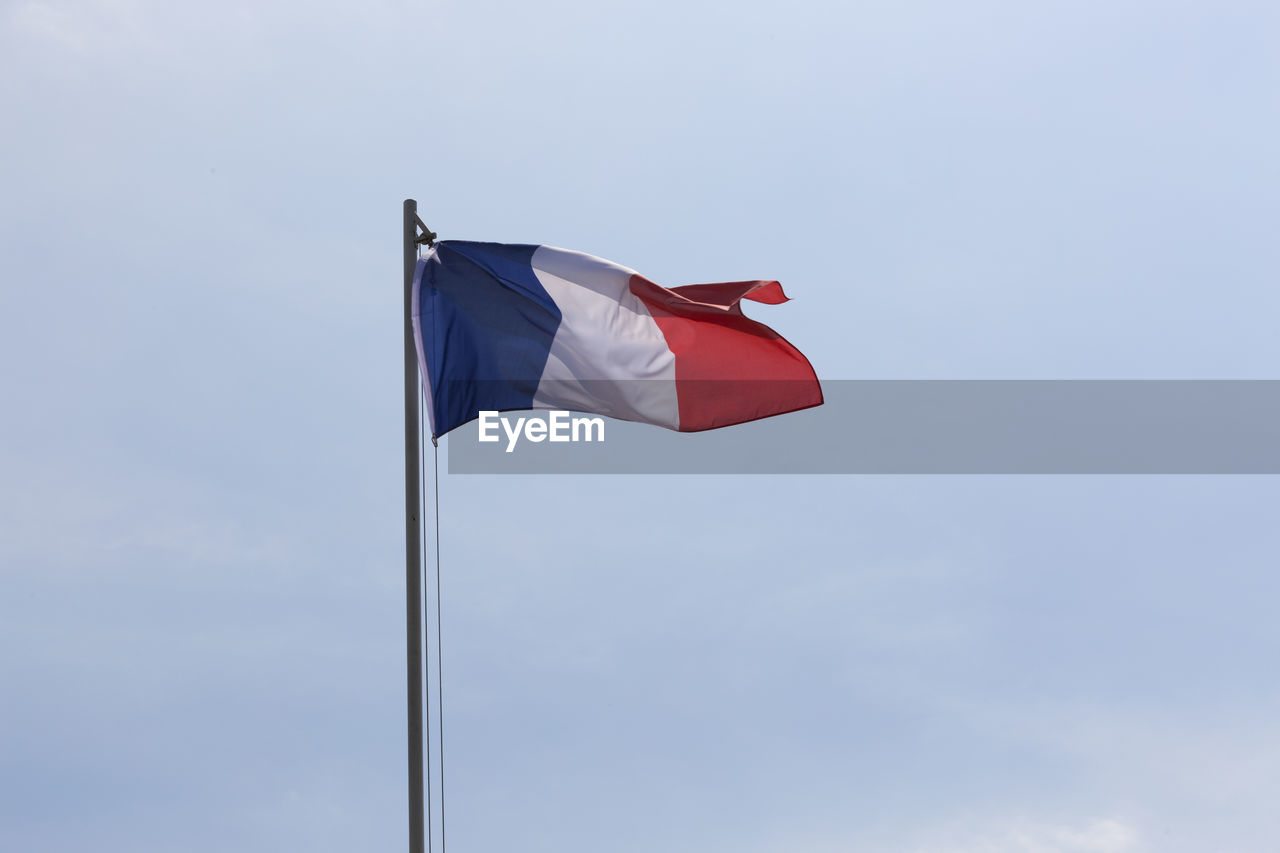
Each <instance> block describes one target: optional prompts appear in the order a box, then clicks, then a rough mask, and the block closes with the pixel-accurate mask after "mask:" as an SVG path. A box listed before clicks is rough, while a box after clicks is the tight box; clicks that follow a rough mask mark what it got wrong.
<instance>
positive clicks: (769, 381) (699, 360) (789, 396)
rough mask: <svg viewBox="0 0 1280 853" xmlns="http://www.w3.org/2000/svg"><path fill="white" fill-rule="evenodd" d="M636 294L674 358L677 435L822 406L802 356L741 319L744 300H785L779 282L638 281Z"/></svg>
mask: <svg viewBox="0 0 1280 853" xmlns="http://www.w3.org/2000/svg"><path fill="white" fill-rule="evenodd" d="M631 292H632V293H634V294H635V295H636V296H637V297H639V298H640V300H641V301H642V302H644V304H645V305H646V306H647V307H648V309H649V313H651V314H652V315H653V319H654V320H655V321H656V322H657V324H658V328H659V329H660V330H661V331H662V334H663V336H664V337H665V338H666V339H667V346H669V347H670V348H671V352H673V353H674V354H675V358H676V396H677V400H678V402H679V407H680V431H681V432H696V431H698V430H704V429H713V428H715V427H722V426H729V425H731V424H740V423H744V422H746V421H754V420H757V419H759V418H767V417H770V416H771V415H780V414H782V413H784V412H794V411H796V410H797V409H807V408H809V407H810V406H817V405H820V404H821V403H822V389H821V387H819V385H818V377H817V375H816V374H815V373H814V372H813V367H812V366H811V365H810V364H809V360H808V359H806V358H805V357H804V356H803V355H802V354H801V353H800V351H799V350H798V349H796V348H795V347H793V346H792V345H791V344H790V343H789V342H788V341H787V340H786V339H785V338H783V337H782V336H781V335H779V334H778V333H777V332H775V331H774V330H773V329H770V328H769V327H768V326H766V325H764V324H763V323H757V322H756V321H755V320H752V319H750V318H748V317H746V316H744V315H743V313H742V308H741V305H740V304H739V303H740V302H741V301H742V300H743V299H751V300H753V301H756V302H765V303H768V304H771V305H776V304H778V303H781V302H785V301H786V300H787V297H786V294H784V293H783V292H782V286H781V285H780V284H778V282H776V281H731V282H723V283H718V284H694V285H688V286H686V287H676V288H665V287H659V286H658V285H656V284H654V283H653V282H651V281H649V279H647V278H645V277H644V276H641V275H633V276H632V277H631Z"/></svg>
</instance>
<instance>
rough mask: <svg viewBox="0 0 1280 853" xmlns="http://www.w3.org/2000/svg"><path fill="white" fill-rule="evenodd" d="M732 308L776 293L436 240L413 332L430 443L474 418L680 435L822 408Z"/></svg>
mask: <svg viewBox="0 0 1280 853" xmlns="http://www.w3.org/2000/svg"><path fill="white" fill-rule="evenodd" d="M743 299H750V300H752V301H754V302H762V303H765V304H768V305H777V304H779V303H782V302H785V301H787V297H786V295H785V294H784V293H783V292H782V286H781V285H780V284H779V283H778V282H776V281H735V282H723V283H718V284H694V285H687V286H684V287H673V288H666V287H660V286H658V285H657V284H654V283H653V282H652V281H650V280H649V279H647V278H645V277H644V276H642V275H640V274H638V273H637V272H635V271H634V270H631V269H628V268H626V267H623V266H619V265H618V264H615V263H612V262H610V261H606V260H604V259H602V258H597V257H593V256H592V255H588V254H584V253H582V252H574V251H570V250H567V249H557V248H553V247H551V246H532V245H515V244H501V243H475V242H464V241H459V240H445V241H441V242H439V243H437V244H436V245H435V246H434V247H433V248H432V249H431V250H430V251H429V252H428V253H427V254H426V255H425V256H423V257H422V258H421V259H419V261H418V265H417V270H416V272H415V274H414V282H413V306H412V311H413V318H412V319H413V329H414V335H415V337H416V340H417V345H418V361H419V365H420V367H421V370H422V377H423V388H424V390H425V392H426V397H427V414H428V417H429V419H430V422H431V433H432V435H433V436H440V435H444V434H445V433H447V432H449V431H450V430H451V429H454V428H455V427H458V426H461V425H462V424H464V423H466V422H468V421H470V420H472V419H474V418H476V417H477V416H478V415H479V413H480V412H482V411H509V410H516V409H567V410H572V411H577V412H586V413H591V414H601V415H607V416H609V417H614V418H619V419H622V420H629V421H640V422H642V423H650V424H656V425H658V426H662V427H667V428H668V429H674V430H680V431H682V432H694V431H698V430H706V429H713V428H716V427H723V426H729V425H731V424H738V423H743V422H746V421H751V420H756V419H758V418H765V417H770V416H772V415H778V414H782V413H784V412H792V411H796V410H798V409H805V408H809V407H811V406H817V405H821V403H822V390H821V388H820V386H819V384H818V378H817V376H816V375H815V374H814V371H813V367H812V366H811V365H810V364H809V361H808V359H806V358H805V357H804V356H803V355H802V354H801V353H800V351H799V350H797V349H796V348H795V347H794V346H792V345H791V344H790V343H788V342H787V341H786V340H785V339H783V338H782V337H781V336H780V335H778V333H777V332H775V331H773V330H772V329H770V328H769V327H768V326H765V325H763V324H761V323H757V322H755V321H754V320H751V319H749V318H748V317H746V316H744V315H743V313H742V309H741V307H740V305H739V303H740V302H741V301H742V300H743Z"/></svg>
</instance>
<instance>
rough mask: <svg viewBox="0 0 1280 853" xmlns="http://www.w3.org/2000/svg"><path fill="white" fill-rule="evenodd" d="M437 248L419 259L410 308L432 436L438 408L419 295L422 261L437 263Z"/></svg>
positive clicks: (414, 275) (420, 376)
mask: <svg viewBox="0 0 1280 853" xmlns="http://www.w3.org/2000/svg"><path fill="white" fill-rule="evenodd" d="M435 253H436V248H435V246H432V247H431V249H430V250H429V251H428V252H427V253H426V254H425V255H423V256H422V257H420V258H419V259H418V264H417V266H416V268H415V269H414V272H413V288H412V294H413V299H412V304H411V306H410V308H409V316H410V317H411V318H412V319H413V342H414V344H415V345H416V346H417V348H418V378H419V380H421V383H420V384H421V385H422V393H423V396H424V397H425V398H426V399H425V402H424V406H425V408H426V410H427V425H428V426H429V427H430V429H431V435H432V436H433V437H434V436H435V434H436V406H435V401H434V400H433V399H432V398H431V374H430V373H429V372H428V365H427V354H426V352H425V351H424V350H423V348H422V304H421V302H420V301H419V298H418V296H419V293H420V292H421V290H422V274H423V273H424V272H426V270H425V268H424V267H423V264H422V261H426V262H427V263H435Z"/></svg>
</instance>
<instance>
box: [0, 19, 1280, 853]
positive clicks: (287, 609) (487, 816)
mask: <svg viewBox="0 0 1280 853" xmlns="http://www.w3.org/2000/svg"><path fill="white" fill-rule="evenodd" d="M1278 47H1280V11H1277V9H1276V7H1275V5H1274V4H1272V3H1263V2H1226V3H1217V4H1206V3H1190V2H1178V0H1173V2H1160V3H1156V2H1139V0H1134V2H1118V3H1117V2H1108V3H1102V2H1071V3H1067V2H1044V3H1035V4H1027V3H1014V2H1009V1H1008V0H988V2H971V3H965V4H959V3H945V2H922V0H907V2H901V1H900V2H892V3H891V2H840V3H837V2H811V0H797V2H793V3H788V4H782V5H779V4H763V3H757V2H753V0H740V2H734V3H728V2H711V0H685V2H674V0H648V2H644V3H640V2H618V3H585V2H580V0H551V2H545V3H540V4H528V3H514V2H488V0H472V2H465V3H464V2H424V0H371V2H368V3H364V4H358V5H357V4H347V3H333V2H327V1H326V0H320V2H314V3H309V4H303V3H297V2H271V0H258V2H247V0H227V2H223V3H218V4H212V3H210V4H199V5H197V4H174V3H164V2H159V0H5V2H3V3H2V4H0V114H3V116H4V122H3V131H2V132H0V155H3V156H0V186H3V189H4V192H3V194H2V196H0V197H2V198H3V204H0V241H2V242H0V248H2V249H3V251H2V252H0V270H2V271H3V274H2V276H0V309H2V310H0V358H3V363H4V365H5V369H4V381H3V385H2V386H0V387H2V388H3V390H4V406H3V417H2V418H0V848H3V849H5V850H33V851H34V850H39V851H70V850H80V849H85V848H86V847H92V848H93V849H96V850H100V851H104V853H114V851H121V853H124V851H128V853H146V851H171V850H175V849H180V850H186V851H192V853H200V851H222V850H227V849H236V850H239V851H246V853H247V852H248V851H268V850H270V851H276V850H280V849H309V850H314V851H337V850H374V849H387V850H395V849H404V847H405V845H406V843H407V829H406V821H407V804H406V797H407V793H406V772H405V732H404V727H405V724H404V699H405V695H404V691H405V688H404V636H403V632H404V622H403V619H404V601H403V594H404V593H403V583H404V580H403V578H404V575H403V538H402V537H403V514H402V513H403V479H402V477H403V472H402V464H403V463H402V444H401V442H402V422H401V417H402V411H401V402H402V400H401V389H400V383H401V381H402V380H401V373H400V371H401V346H402V340H401V315H400V310H401V277H400V276H401V266H400V264H401V256H400V251H401V247H400V239H401V232H400V216H401V207H400V205H401V200H402V199H404V198H408V197H412V198H416V199H417V200H418V203H419V209H420V212H421V215H422V217H423V219H424V220H425V221H426V222H427V224H428V225H429V226H430V227H431V228H432V229H434V230H435V231H437V232H439V234H440V235H441V236H442V237H444V238H456V239H476V240H493V241H506V242H527V243H549V244H553V245H559V246H566V247H569V248H573V249H578V250H581V251H586V252H590V253H592V254H597V255H600V256H603V257H606V258H609V259H611V260H614V261H617V262H618V263H621V264H624V265H626V266H629V267H633V268H636V269H638V270H640V271H641V272H643V273H644V274H645V275H646V276H648V277H649V278H651V279H653V280H655V281H658V282H660V283H662V284H666V285H672V286H674V285H678V284H684V283H692V282H702V281H725V280H736V279H755V278H762V277H764V278H776V279H779V280H781V281H782V282H783V284H784V286H785V287H786V288H787V290H788V293H789V294H790V295H791V296H792V297H793V298H794V301H793V302H791V303H788V304H787V305H784V306H778V307H770V308H767V309H764V310H766V311H767V314H762V313H761V310H758V309H749V313H750V312H752V311H754V312H755V315H756V316H757V317H760V318H761V319H765V317H766V316H767V322H769V323H770V325H772V326H774V327H775V328H777V329H779V330H780V331H782V332H783V333H784V334H785V335H786V336H787V337H788V338H789V339H790V340H791V341H792V342H793V343H795V344H796V345H797V346H798V347H799V348H800V349H801V350H802V351H803V352H805V353H806V355H808V356H809V357H810V359H811V361H812V362H813V364H814V365H815V367H816V369H817V371H818V374H819V376H820V377H822V378H823V379H829V380H836V379H926V378H927V379H1272V378H1280V377H1277V369H1276V363H1277V358H1278V357H1280V340H1278V339H1277V336H1276V334H1275V327H1276V320H1275V318H1276V316H1277V314H1278V312H1280V290H1277V289H1276V288H1275V286H1274V285H1275V280H1276V271H1277V269H1280V242H1278V241H1276V239H1275V236H1274V235H1275V234H1276V233H1277V230H1278V226H1280V169H1278V167H1277V162H1278V161H1277V158H1276V156H1275V152H1276V151H1277V150H1280V103H1278V100H1280V94H1278V93H1280V50H1278V49H1277V48H1278ZM428 461H429V460H428ZM442 464H443V459H442ZM428 470H429V469H428ZM440 492H441V505H440V517H441V541H440V546H441V555H442V591H443V604H444V607H443V614H444V625H443V628H444V631H443V638H444V649H443V661H444V673H445V679H444V684H445V715H446V716H445V733H444V743H445V750H446V753H445V755H446V770H447V788H446V799H447V801H446V809H447V810H446V815H447V840H448V843H453V844H454V845H455V849H456V850H458V851H488V850H501V849H520V850H524V851H528V853H540V851H556V853H578V851H582V853H586V851H591V852H592V853H595V851H601V850H607V851H620V853H626V851H652V850H665V851H671V853H682V851H719V850H735V851H742V853H783V851H786V853H846V851H859V853H863V851H868V853H898V851H907V853H1015V852H1016V853H1166V852H1167V853H1184V851H1185V853H1212V852H1213V851H1224V853H1228V851H1229V853H1254V851H1258V852H1259V853H1261V851H1271V850H1274V848H1275V839H1276V838H1277V837H1280V813H1277V811H1276V809H1275V808H1274V804H1275V802H1276V800H1277V798H1280V781H1277V780H1280V723H1278V722H1277V721H1278V720H1280V684H1278V683H1277V679H1276V675H1275V666H1274V661H1275V660H1276V657H1277V654H1278V653H1280V623H1277V621H1276V620H1275V618H1274V603H1275V602H1276V601H1277V600H1278V595H1280V581H1278V580H1277V579H1276V578H1275V574H1274V565H1275V563H1276V555H1277V553H1280V526H1277V525H1276V524H1275V507H1276V506H1277V500H1278V499H1280V483H1277V481H1276V480H1275V478H1270V477H1261V476H1258V477H1251V476H1238V477H1172V476H1163V477H1162V476H1149V477H1121V476H1074V477H1073V476H1060V477H1049V476H1045V477H1038V476H1006V477H1001V476H964V477H956V476H952V477H945V476H936V477H930V476H911V477H907V476H903V477H890V476H832V477H802V476H777V477H763V476H736V477H735V476H719V477H712V476H693V475H690V476H661V477H644V476H605V477H557V476H544V477H524V476H463V475H457V474H455V475H449V474H447V473H443V474H442V477H441V483H440ZM1268 566H1271V567H1272V568H1271V569H1268ZM437 793H438V788H437ZM434 828H435V831H436V835H437V840H436V844H437V846H438V844H439V839H438V834H439V826H438V824H437V825H436V826H435V827H434Z"/></svg>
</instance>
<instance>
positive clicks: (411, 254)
mask: <svg viewBox="0 0 1280 853" xmlns="http://www.w3.org/2000/svg"><path fill="white" fill-rule="evenodd" d="M417 263H418V203H417V202H416V201H414V200H413V199H406V200H405V203H404V561H405V566H404V572H405V574H404V597H405V641H406V652H407V655H406V657H407V664H408V691H409V853H423V850H424V848H423V835H424V832H423V814H422V806H423V797H422V543H421V541H420V539H419V535H418V513H419V508H420V506H421V496H420V494H419V485H418V398H419V394H420V392H419V391H418V349H417V346H416V345H415V344H414V340H413V319H412V317H411V316H410V315H411V314H412V311H413V272H414V268H415V267H416V266H417Z"/></svg>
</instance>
